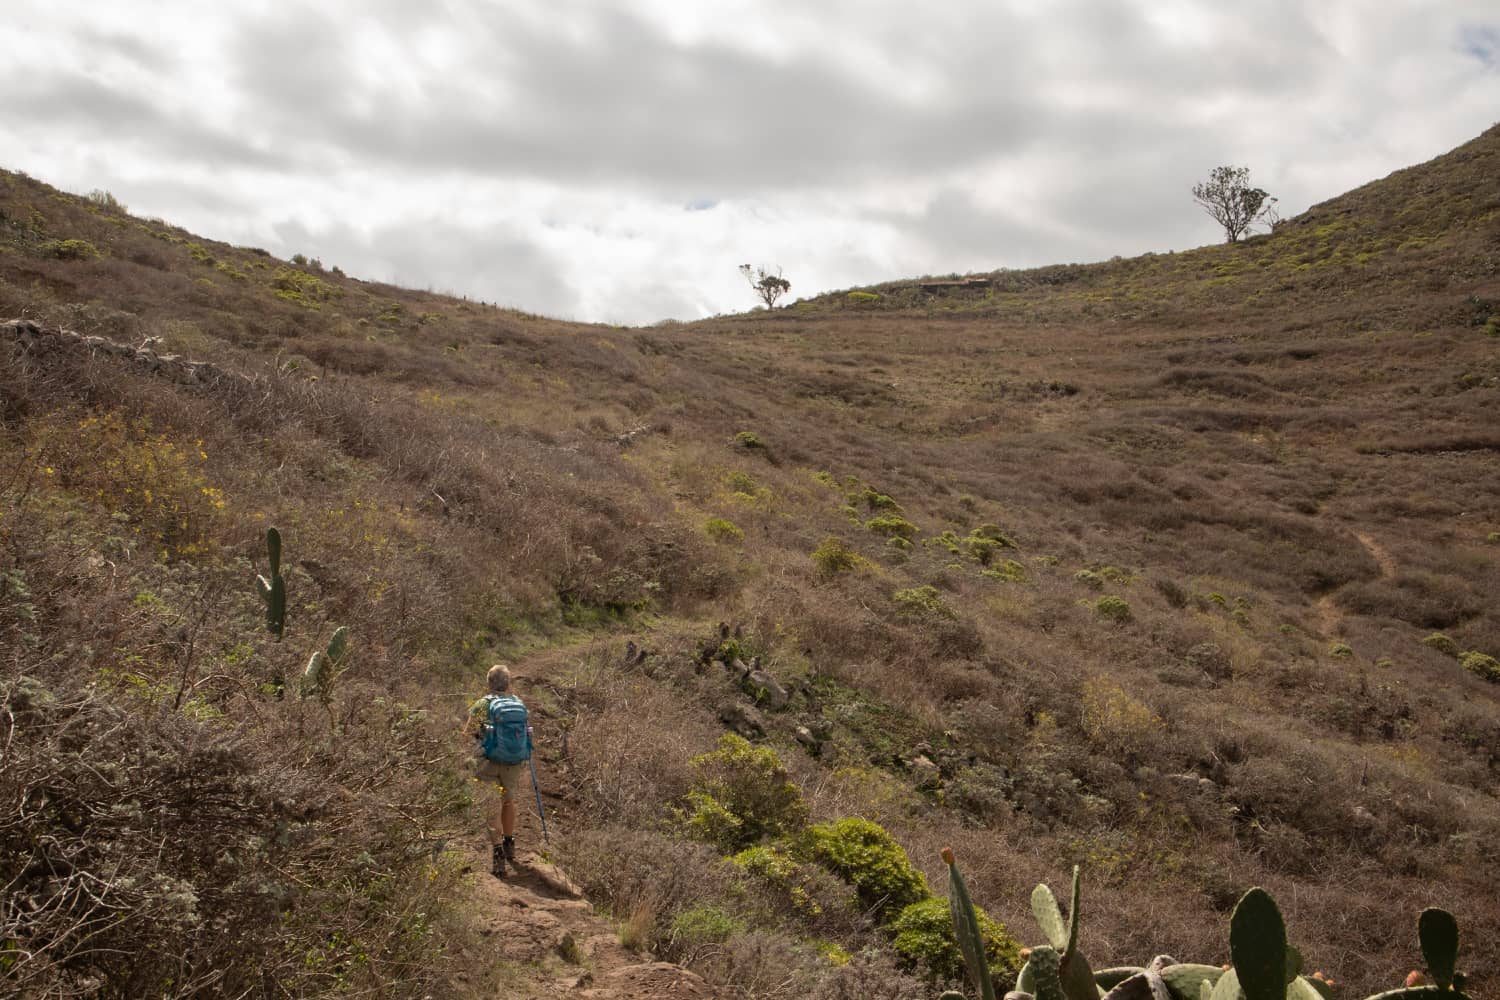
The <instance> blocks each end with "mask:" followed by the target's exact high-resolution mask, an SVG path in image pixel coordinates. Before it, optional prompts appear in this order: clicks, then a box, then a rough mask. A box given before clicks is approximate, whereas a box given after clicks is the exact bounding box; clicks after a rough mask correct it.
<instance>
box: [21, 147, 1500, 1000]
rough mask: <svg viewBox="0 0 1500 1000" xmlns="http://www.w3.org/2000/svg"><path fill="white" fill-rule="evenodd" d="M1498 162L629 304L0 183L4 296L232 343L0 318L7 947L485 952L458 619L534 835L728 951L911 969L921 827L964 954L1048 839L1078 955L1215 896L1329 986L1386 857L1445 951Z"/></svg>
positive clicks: (1468, 754) (995, 928)
mask: <svg viewBox="0 0 1500 1000" xmlns="http://www.w3.org/2000/svg"><path fill="white" fill-rule="evenodd" d="M1496 177H1500V131H1497V130H1494V129H1492V130H1491V131H1490V132H1488V133H1486V134H1485V135H1484V136H1482V137H1480V138H1479V139H1477V140H1475V141H1474V142H1473V143H1470V144H1468V145H1467V146H1464V147H1462V148H1460V149H1458V150H1456V151H1454V152H1453V153H1450V154H1448V155H1446V156H1444V157H1441V158H1439V159H1438V160H1435V161H1433V162H1432V163H1429V164H1424V165H1422V166H1419V167H1414V168H1412V169H1410V170H1407V171H1402V172H1399V173H1397V174H1395V175H1392V176H1391V177H1390V178H1386V179H1384V180H1381V181H1377V182H1375V183H1373V184H1371V185H1368V186H1366V187H1364V188H1361V189H1358V190H1356V191H1354V192H1351V193H1349V194H1348V195H1345V196H1342V197H1340V198H1337V199H1334V200H1333V201H1331V202H1328V203H1325V204H1323V205H1319V206H1315V207H1314V208H1313V209H1311V210H1310V211H1309V212H1307V213H1305V214H1304V215H1302V216H1299V217H1297V218H1294V219H1290V220H1288V221H1287V222H1285V223H1283V224H1282V225H1280V226H1279V227H1278V229H1277V231H1276V232H1275V233H1272V234H1270V235H1267V236H1260V237H1253V238H1249V239H1247V240H1244V241H1242V242H1239V243H1235V244H1226V245H1222V246H1213V247H1205V248H1202V249H1199V250H1194V251H1191V252H1186V253H1178V254H1167V255H1154V256H1153V255H1148V256H1145V257H1141V258H1135V259H1131V260H1115V261H1111V262H1108V263H1102V264H1097V265H1086V266H1083V265H1060V266H1057V267H1051V268H1042V269H1038V270H1033V271H1022V272H1003V273H1000V274H997V275H994V276H992V277H993V279H994V280H993V282H992V283H991V284H990V285H989V286H988V287H976V288H974V289H970V288H967V287H964V288H961V289H956V290H953V291H951V292H942V293H928V292H923V291H922V290H921V289H920V287H919V286H918V285H916V284H912V283H904V284H903V283H893V284H890V285H885V286H879V287H876V288H871V289H867V290H866V289H861V290H856V292H857V294H851V293H849V292H847V291H845V292H839V293H833V294H829V295H826V296H823V297H820V298H816V299H812V300H807V301H803V302H799V303H797V304H795V305H794V306H792V307H790V308H786V309H779V310H776V311H774V312H766V311H761V312H757V313H751V314H746V315H744V316H735V317H725V318H719V319H714V320H706V321H703V322H700V323H694V324H665V325H661V326H658V327H653V328H650V329H616V328H609V327H603V326H585V325H578V324H569V323H563V322H559V321H554V320H549V319H545V318H541V317H536V316H530V315H525V314H522V313H518V312H514V311H509V310H502V309H496V308H493V307H489V306H484V305H480V304H478V303H473V302H468V301H464V300H458V299H452V298H445V297H441V296H435V295H430V294H425V293H420V292H415V291H409V290H404V289H399V288H393V287H390V286H385V285H379V284H373V283H368V282H363V281H359V280H357V279H355V278H352V277H348V276H345V275H343V274H342V273H340V272H338V271H337V269H330V270H324V268H323V266H322V265H321V264H317V266H314V264H315V263H316V262H315V261H311V262H306V263H297V262H295V261H293V262H284V261H279V260H275V259H273V258H271V257H269V256H268V255H267V254H265V253H264V252H263V251H258V250H255V249H250V248H236V247H230V246H226V245H222V244H217V243H214V242H212V241H208V240H203V239H199V238H197V237H194V236H192V235H190V234H188V233H186V232H184V231H182V230H178V229H175V228H173V227H171V226H169V225H167V224H164V223H160V222H156V221H150V220H143V219H139V218H136V217H134V216H131V215H129V214H128V213H127V212H126V211H125V209H124V208H123V207H122V206H119V205H118V203H117V202H114V200H113V199H112V198H111V199H108V200H105V199H104V198H79V197H74V196H71V195H66V194H62V193H60V192H57V191H54V190H52V189H50V188H48V187H46V186H45V185H42V184H40V183H37V182H35V181H32V180H30V179H28V178H25V177H23V176H21V175H17V174H9V173H5V174H0V317H25V318H29V319H32V320H35V321H36V322H38V323H39V324H41V325H43V326H46V327H59V326H60V327H66V328H68V329H72V330H76V331H79V332H80V333H83V334H86V335H94V336H101V337H105V338H109V339H111V340H114V341H121V342H128V343H131V344H140V343H142V342H144V341H145V340H146V338H159V339H158V340H157V341H156V342H155V343H154V346H153V347H152V350H154V351H155V352H157V353H159V354H180V355H186V356H189V357H192V358H195V359H203V360H209V361H212V362H214V363H215V365H217V366H218V367H219V368H220V369H222V370H223V371H225V372H228V373H231V377H226V378H224V379H222V380H220V381H218V382H215V383H213V384H204V385H182V384H175V383H171V382H168V381H166V380H164V379H162V378H160V377H159V376H158V375H156V374H153V373H152V371H151V370H150V366H149V365H142V364H139V363H136V362H132V361H127V360H124V359H122V358H120V357H116V356H111V355H108V354H106V353H104V352H102V351H100V350H97V349H94V348H91V347H90V346H89V345H87V344H82V343H79V344H76V345H73V346H70V347H63V346H54V347H51V348H49V349H48V350H45V351H43V350H31V351H22V350H20V349H19V348H18V347H17V345H16V344H15V343H13V342H11V340H13V338H11V340H8V342H7V343H5V344H4V345H3V350H4V351H5V358H6V360H5V364H4V366H3V368H0V693H3V704H4V708H3V711H0V754H3V757H0V886H3V892H0V896H3V899H4V903H3V904H0V982H3V983H5V985H6V989H7V990H12V989H13V990H15V991H19V992H21V993H22V994H23V995H25V994H26V993H27V992H28V991H30V992H31V993H35V994H38V995H42V994H46V993H48V992H49V991H50V992H52V993H58V994H67V993H68V992H69V991H71V993H73V994H76V995H90V994H97V995H104V996H139V995H152V996H156V995H160V996H189V995H202V996H209V995H257V996H260V995H263V996H287V995H291V996H300V995H342V994H351V995H352V994H359V993H369V992H372V991H378V992H380V993H381V994H382V995H391V996H413V997H417V996H423V995H427V994H435V995H458V996H464V995H472V996H478V995H486V996H489V995H494V994H495V991H496V990H497V989H498V988H499V986H498V984H501V983H506V982H514V981H515V977H516V976H517V975H525V974H526V970H516V969H507V968H505V967H503V963H500V962H498V961H497V960H495V959H491V958H487V957H486V954H487V952H486V950H485V947H484V942H483V941H482V940H481V939H480V938H478V937H477V936H476V934H475V931H474V929H473V928H472V926H471V921H470V920H469V914H468V913H467V911H466V902H467V895H466V882H467V880H469V879H472V878H474V877H476V876H475V875H474V874H473V873H470V872H466V871H465V870H464V864H463V853H462V849H461V848H462V845H464V844H466V843H467V842H469V841H476V842H477V840H478V839H479V838H480V837H481V834H480V831H481V829H482V828H481V825H480V821H479V818H478V810H477V807H476V804H475V802H474V801H473V795H474V791H473V788H472V786H471V785H470V784H469V783H467V782H466V781H465V780H464V773H465V772H464V770H463V756H464V751H465V749H466V748H465V747H463V746H462V745H461V741H460V740H459V739H458V738H457V735H456V733H457V728H458V725H459V721H460V719H461V717H462V713H463V710H464V708H465V706H466V704H467V702H468V700H469V699H471V698H472V697H474V696H475V695H476V694H477V693H478V691H479V686H480V678H482V676H483V674H482V671H483V668H484V667H486V666H488V665H489V664H490V663H492V662H494V661H496V660H501V659H503V660H508V661H510V662H512V663H514V664H515V665H516V667H517V670H518V673H519V675H520V678H521V679H520V680H519V681H518V688H519V690H520V693H521V694H522V695H523V696H524V697H525V698H526V699H527V700H528V703H529V704H530V705H531V706H532V710H533V715H534V721H535V723H536V725H537V729H538V734H537V735H538V742H539V745H540V748H541V750H540V753H541V756H540V759H539V770H540V773H541V776H542V781H543V783H544V785H545V786H546V787H547V789H548V791H549V794H550V795H551V798H549V800H548V807H549V819H552V820H555V821H554V823H553V826H554V830H553V833H554V837H553V842H552V845H551V850H552V853H553V856H555V857H556V858H557V860H559V862H560V863H561V864H562V865H563V867H564V868H566V869H567V870H568V872H569V873H570V875H571V876H572V877H573V878H574V879H576V880H577V881H578V882H579V883H580V884H582V885H583V886H584V887H585V888H586V889H587V890H588V891H589V893H590V894H591V897H592V898H593V899H594V900H595V901H596V902H597V903H598V904H599V905H600V906H601V908H602V909H603V910H604V911H606V912H607V913H608V914H610V915H611V917H612V919H614V920H616V921H617V923H618V927H619V933H620V934H621V936H622V939H625V940H627V941H628V942H629V943H632V944H633V945H635V946H637V947H639V948H641V949H643V950H650V951H653V952H654V953H656V954H658V955H661V956H663V957H666V958H669V959H672V960H678V961H683V962H685V963H687V964H689V965H690V966H692V967H693V968H695V969H697V970H699V971H700V972H701V973H702V974H704V975H705V976H706V977H708V978H709V979H710V980H711V981H717V982H721V983H727V984H734V985H735V986H736V987H738V988H739V989H740V990H741V991H742V993H743V994H744V995H748V996H764V997H779V996H800V995H804V994H809V993H810V994H813V995H823V996H832V997H850V998H852V997H892V998H895V997H902V998H905V997H927V996H933V995H936V993H937V992H939V990H940V989H941V988H942V986H943V985H945V984H946V983H947V982H950V981H954V980H956V978H957V977H958V975H959V969H960V965H961V963H960V958H959V956H958V954H957V952H956V951H955V946H954V944H953V938H952V936H951V934H950V933H948V932H947V930H946V925H945V919H946V910H945V908H944V906H943V904H942V903H941V896H942V895H943V893H944V886H945V885H946V878H947V875H946V872H947V869H946V866H944V865H943V864H942V863H941V861H940V860H939V856H938V851H939V848H940V847H942V846H944V845H952V847H953V848H954V849H955V851H956V852H957V854H958V855H959V856H960V857H961V858H962V859H963V861H964V867H965V872H966V874H967V876H968V878H969V884H970V889H971V891H972V893H973V896H974V899H975V901H976V902H977V903H978V904H979V905H980V906H981V907H982V908H983V909H984V910H985V911H986V921H987V922H986V923H985V924H984V926H985V928H986V934H987V935H988V940H989V942H990V944H991V945H992V948H991V949H990V950H989V951H988V955H989V961H990V963H991V967H992V969H993V971H994V973H995V975H996V977H997V979H998V980H1000V981H1006V980H1007V977H1014V975H1015V974H1016V972H1017V971H1019V970H1018V965H1019V962H1018V954H1017V950H1016V949H1017V947H1018V942H1019V941H1020V940H1021V939H1022V938H1024V937H1026V936H1027V935H1029V934H1031V933H1032V932H1031V926H1032V925H1031V923H1030V921H1029V917H1028V916H1027V913H1028V909H1027V899H1028V897H1029V894H1030V892H1031V887H1032V886H1033V885H1034V884H1035V883H1037V882H1039V881H1050V882H1053V883H1054V884H1057V883H1059V882H1060V881H1061V880H1062V879H1063V878H1064V877H1065V876H1066V874H1067V873H1068V872H1069V871H1070V870H1071V867H1072V866H1073V865H1075V864H1077V865H1081V866H1082V868H1083V871H1084V877H1085V879H1086V881H1087V884H1088V885H1089V887H1090V893H1089V899H1090V902H1089V914H1088V919H1087V921H1086V922H1085V924H1084V927H1083V929H1082V935H1083V946H1084V947H1085V948H1086V949H1087V951H1088V953H1089V954H1090V956H1092V957H1093V959H1094V961H1095V964H1096V965H1100V966H1103V965H1109V964H1124V963H1125V962H1129V961H1141V960H1143V959H1144V958H1147V957H1149V956H1151V955H1154V954H1158V953H1162V952H1168V953H1172V954H1176V955H1180V956H1191V957H1193V958H1194V959H1195V960H1197V961H1203V962H1212V963H1216V964H1217V963H1220V962H1227V961H1228V960H1229V954H1228V951H1227V950H1226V946H1225V942H1226V941H1227V940H1228V937H1227V934H1226V932H1225V927H1226V925H1227V923H1228V919H1229V914H1230V911H1231V909H1232V908H1233V907H1234V905H1235V903H1236V901H1237V900H1239V899H1240V898H1241V896H1242V895H1243V894H1244V892H1245V890H1246V889H1247V888H1248V887H1250V886H1254V885H1262V886H1265V887H1267V888H1268V889H1269V890H1270V891H1271V892H1272V893H1273V894H1274V896H1275V898H1276V900H1277V901H1278V902H1279V904H1280V907H1281V910H1282V912H1284V913H1285V915H1286V921H1287V924H1288V925H1289V926H1291V927H1293V928H1295V930H1296V933H1297V936H1298V938H1297V941H1296V944H1297V945H1298V947H1299V948H1300V949H1301V951H1302V953H1303V954H1304V955H1305V956H1306V957H1307V961H1308V963H1309V965H1310V967H1316V968H1319V969H1322V970H1325V971H1326V972H1328V973H1329V974H1330V975H1331V976H1333V977H1334V978H1336V979H1337V980H1339V981H1340V982H1341V983H1343V984H1344V985H1345V987H1346V988H1347V989H1349V990H1351V995H1353V996H1361V995H1364V994H1365V993H1368V992H1372V991H1373V990H1375V989H1377V988H1380V987H1385V986H1390V985H1393V984H1395V983H1396V982H1399V981H1400V979H1401V977H1402V976H1404V975H1405V973H1406V971H1407V970H1408V969H1409V968H1411V967H1413V965H1414V964H1415V959H1414V955H1413V946H1412V940H1413V936H1412V926H1413V920H1414V918H1415V915H1416V914H1417V913H1418V912H1419V911H1420V910H1422V909H1423V908H1424V907H1426V906H1429V905H1440V906H1442V907H1444V908H1446V909H1448V910H1451V911H1453V913H1454V914H1455V915H1456V916H1457V918H1458V921H1459V923H1460V925H1461V926H1462V927H1463V929H1464V934H1465V937H1464V952H1463V955H1464V958H1463V964H1464V965H1465V966H1466V967H1467V969H1468V971H1469V972H1470V980H1469V984H1470V985H1469V990H1470V992H1472V993H1473V994H1474V995H1484V994H1485V993H1486V992H1489V991H1492V989H1493V985H1494V983H1495V981H1496V980H1495V969H1496V968H1497V967H1500V948H1497V947H1496V945H1495V941H1496V938H1497V935H1500V907H1497V905H1496V902H1495V898H1496V897H1495V889H1496V883H1497V880H1496V875H1495V867H1494V859H1495V858H1496V857H1500V799H1497V796H1496V792H1495V788H1496V778H1497V769H1500V667H1496V657H1497V656H1500V611H1497V608H1496V603H1495V595H1496V594H1497V593H1500V569H1497V555H1500V547H1497V546H1496V544H1495V540H1496V539H1497V538H1500V534H1497V533H1500V475H1497V474H1496V467H1497V463H1496V452H1497V451H1500V431H1497V430H1496V427H1497V425H1496V422H1495V418H1494V414H1495V412H1496V411H1497V408H1500V354H1497V351H1500V340H1497V339H1496V316H1497V314H1500V305H1497V304H1500V276H1497V267H1500V241H1497V236H1496V234H1497V233H1500V227H1497V224H1496V223H1497V218H1500V183H1497V182H1496V180H1495V178H1496ZM9 336H10V335H8V337H9ZM273 525H274V526H276V527H278V528H279V530H280V533H281V536H282V538H283V540H284V551H283V555H282V565H281V573H282V574H283V576H284V577H285V587H286V591H287V613H286V623H285V629H284V634H283V635H281V636H279V637H278V636H276V635H273V634H272V633H271V632H270V631H269V630H268V629H267V627H266V621H265V609H264V606H263V604H262V602H261V599H260V597H259V596H258V595H257V593H256V587H255V578H256V575H257V574H265V573H267V571H268V566H267V556H266V542H265V533H266V529H267V528H268V527H270V526H273ZM721 622H722V623H724V627H723V628H722V629H721V628H720V623H721ZM339 626H344V627H347V628H348V633H347V635H348V637H349V650H348V652H347V654H345V657H344V660H343V665H344V667H345V669H344V670H343V672H342V673H341V674H340V675H339V677H338V680H337V683H336V684H335V685H334V686H333V688H332V689H331V690H330V691H328V692H327V697H326V698H324V699H313V698H307V699H304V698H302V697H301V696H300V692H299V690H298V684H297V682H296V680H297V677H298V675H299V674H300V673H301V672H302V670H303V668H304V665H305V664H306V663H307V662H308V658H309V655H310V654H311V653H312V652H313V651H315V650H322V649H324V648H325V647H326V646H327V645H328V643H329V640H330V637H331V636H332V635H333V633H334V630H335V628H336V627H339ZM278 639H279V641H278ZM627 642H631V643H633V644H634V645H635V647H639V648H641V649H644V650H645V651H646V655H645V656H641V655H639V654H632V655H627V654H626V644H627ZM726 734H728V735H726ZM528 836H530V837H531V838H532V839H535V837H534V832H530V833H528ZM486 877H487V876H486Z"/></svg>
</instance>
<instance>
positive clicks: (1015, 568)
mask: <svg viewBox="0 0 1500 1000" xmlns="http://www.w3.org/2000/svg"><path fill="white" fill-rule="evenodd" d="M980 572H981V574H982V575H983V576H986V577H989V578H990V579H991V580H1004V581H1005V582H1006V583H1025V582H1026V567H1025V566H1023V565H1021V564H1020V563H1019V562H1017V561H1016V560H1014V559H1007V560H1005V562H1003V563H1001V564H1000V565H999V566H995V567H992V568H990V569H986V570H981V571H980Z"/></svg>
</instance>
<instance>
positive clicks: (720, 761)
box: [686, 733, 807, 854]
mask: <svg viewBox="0 0 1500 1000" xmlns="http://www.w3.org/2000/svg"><path fill="white" fill-rule="evenodd" d="M691 763H692V766H693V772H694V775H693V787H692V790H691V791H689V792H688V795H687V805H688V813H687V817H686V825H687V829H688V833H689V834H690V835H691V836H692V837H694V838H695V839H698V840H703V841H706V842H708V843H711V844H714V845H715V846H717V847H718V848H719V850H721V851H723V852H724V853H726V854H728V853H732V852H734V851H738V850H741V849H743V848H745V847H749V846H750V845H751V844H754V843H756V842H757V841H759V840H761V839H762V838H764V837H767V836H772V837H775V836H781V835H784V834H789V833H795V832H796V831H798V830H800V829H801V828H802V826H803V824H805V823H806V822H807V804H806V803H804V802H803V801H802V792H801V791H800V790H799V789H798V788H797V786H796V784H795V783H793V782H792V780H791V778H790V777H788V775H787V772H786V768H785V767H784V766H783V765H782V763H781V758H780V757H778V756H776V751H775V750H772V749H771V748H770V747H756V746H752V745H751V744H750V742H749V741H748V740H746V739H744V738H743V737H741V736H736V735H734V734H733V733H725V734H724V735H723V736H722V737H720V738H719V747H718V749H717V750H714V751H712V752H710V753H705V754H700V755H699V756H697V757H694V758H693V759H692V761H691Z"/></svg>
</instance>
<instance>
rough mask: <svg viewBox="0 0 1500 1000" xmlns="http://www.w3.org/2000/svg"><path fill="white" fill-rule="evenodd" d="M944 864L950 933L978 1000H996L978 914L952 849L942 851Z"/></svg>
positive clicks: (947, 848)
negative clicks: (951, 932) (946, 871)
mask: <svg viewBox="0 0 1500 1000" xmlns="http://www.w3.org/2000/svg"><path fill="white" fill-rule="evenodd" d="M943 861H944V863H945V864H947V866H948V910H949V912H950V913H952V914H953V933H954V936H955V937H956V938H957V939H958V950H959V951H960V952H962V953H963V956H964V966H965V967H966V968H967V969H968V970H969V979H970V980H971V981H972V982H973V983H974V988H975V989H976V990H978V991H979V998H980V1000H995V982H994V980H993V979H992V978H991V977H990V967H989V963H988V962H986V961H985V957H984V935H983V934H982V933H981V932H980V930H979V915H978V914H976V913H975V912H974V902H973V900H971V899H969V887H968V885H967V884H965V883H964V877H963V876H962V875H960V874H959V871H958V865H957V863H956V862H955V861H954V857H953V849H952V848H951V847H945V848H943ZM946 996H948V994H946V993H945V994H944V997H946Z"/></svg>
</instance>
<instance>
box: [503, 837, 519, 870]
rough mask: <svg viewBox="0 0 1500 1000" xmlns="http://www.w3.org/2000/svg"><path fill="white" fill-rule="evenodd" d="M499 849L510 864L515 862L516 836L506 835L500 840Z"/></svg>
mask: <svg viewBox="0 0 1500 1000" xmlns="http://www.w3.org/2000/svg"><path fill="white" fill-rule="evenodd" d="M500 850H501V852H502V853H503V854H504V855H505V860H506V861H509V862H510V863H511V864H515V862H516V838H515V837H506V838H505V839H504V840H502V841H501V842H500Z"/></svg>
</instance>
